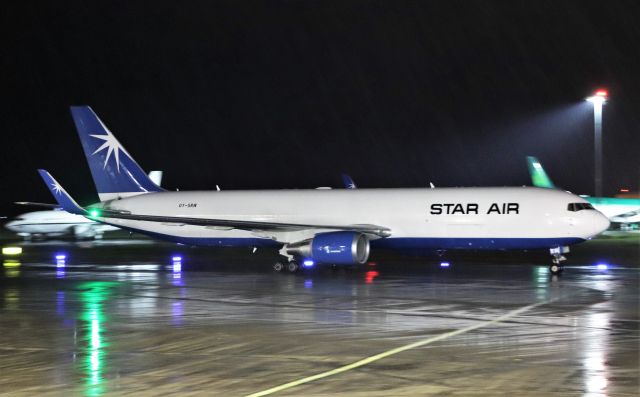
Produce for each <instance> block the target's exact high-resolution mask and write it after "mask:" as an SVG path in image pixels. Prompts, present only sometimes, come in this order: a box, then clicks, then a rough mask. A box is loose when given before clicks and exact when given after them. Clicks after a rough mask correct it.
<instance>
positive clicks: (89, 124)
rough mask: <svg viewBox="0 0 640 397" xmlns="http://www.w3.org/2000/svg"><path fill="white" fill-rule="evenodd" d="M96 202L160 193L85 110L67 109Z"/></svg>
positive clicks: (109, 134) (90, 111)
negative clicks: (89, 174) (80, 147)
mask: <svg viewBox="0 0 640 397" xmlns="http://www.w3.org/2000/svg"><path fill="white" fill-rule="evenodd" d="M71 115H72V116H73V121H74V122H75V124H76V129H77V130H78V135H79V136H80V141H81V142H82V148H83V149H84V154H85V156H86V157H87V162H88V163H89V168H90V169H91V176H93V182H94V183H95V185H96V189H97V190H98V196H99V197H100V201H105V200H112V199H116V198H120V197H127V196H133V195H136V194H142V193H149V192H160V191H162V190H163V189H162V188H160V187H159V186H158V185H156V184H155V183H153V182H152V181H151V179H149V177H148V176H147V174H146V173H145V172H144V171H143V170H142V168H140V166H139V165H138V163H136V161H135V160H134V159H133V158H132V157H131V155H130V154H129V153H128V152H127V151H126V149H125V148H124V147H123V146H122V144H120V142H118V140H117V139H116V137H115V136H113V134H112V133H111V131H109V129H108V128H107V126H105V125H104V123H103V122H102V121H101V120H100V119H99V118H98V116H96V114H95V113H94V112H93V110H92V109H91V107H89V106H71Z"/></svg>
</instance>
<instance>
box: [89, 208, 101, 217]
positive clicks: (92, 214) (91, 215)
mask: <svg viewBox="0 0 640 397" xmlns="http://www.w3.org/2000/svg"><path fill="white" fill-rule="evenodd" d="M89 216H90V217H92V218H97V217H99V216H100V211H98V210H91V211H89Z"/></svg>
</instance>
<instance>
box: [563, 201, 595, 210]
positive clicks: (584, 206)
mask: <svg viewBox="0 0 640 397" xmlns="http://www.w3.org/2000/svg"><path fill="white" fill-rule="evenodd" d="M594 209H595V208H593V205H591V204H589V203H571V204H569V206H568V207H567V210H569V211H571V212H577V211H582V210H594Z"/></svg>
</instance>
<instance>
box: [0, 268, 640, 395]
mask: <svg viewBox="0 0 640 397" xmlns="http://www.w3.org/2000/svg"><path fill="white" fill-rule="evenodd" d="M265 269H266V267H265ZM390 269H393V266H387V267H385V266H382V265H380V266H371V267H367V268H365V269H363V270H361V271H360V270H353V271H345V270H344V269H339V270H337V271H332V270H322V269H314V270H313V271H309V272H305V273H300V274H295V275H292V274H276V273H271V272H270V271H268V270H264V269H253V270H248V271H247V270H246V269H245V270H243V271H242V272H238V271H235V270H229V269H216V268H211V267H210V268H204V269H203V268H202V267H199V268H190V266H189V261H188V259H186V258H184V257H182V256H175V255H173V256H167V257H166V258H160V259H158V260H157V261H146V262H143V261H134V262H115V263H109V264H105V265H104V266H102V267H96V266H95V265H93V264H92V265H91V266H87V264H85V263H78V262H75V261H74V260H73V258H72V256H71V255H69V256H65V258H60V257H58V258H55V257H54V258H53V259H52V260H51V261H50V262H48V263H45V262H30V261H18V260H11V261H7V260H5V261H4V263H3V276H2V278H1V279H0V282H1V284H0V286H1V287H2V290H1V293H0V298H1V301H0V315H1V317H0V319H1V324H0V385H2V387H1V388H0V394H3V393H5V394H7V395H34V394H38V395H60V394H76V395H86V396H100V395H111V394H118V395H120V394H136V395H161V394H169V393H181V394H190V393H191V394H208V395H210V394H214V395H225V396H230V395H247V394H251V393H255V392H259V391H261V390H266V389H269V388H272V387H274V386H277V385H280V384H284V383H287V382H290V381H294V380H296V379H301V378H305V377H308V376H311V375H314V374H318V373H322V372H325V371H330V370H332V369H335V368H338V367H342V366H344V365H347V364H350V363H353V362H357V361H358V360H361V359H363V358H365V357H370V356H373V355H376V354H378V353H382V352H385V351H389V350H392V349H395V348H398V347H400V346H405V345H409V344H412V343H414V342H416V341H419V340H424V339H427V338H432V337H434V336H438V335H441V334H446V333H452V331H456V330H460V329H464V328H468V327H471V328H473V330H471V331H469V332H465V333H462V334H455V333H454V334H452V336H451V337H447V338H445V339H442V340H438V341H436V342H434V343H429V344H427V345H423V346H418V347H415V348H412V349H409V350H406V351H403V352H401V353H398V354H395V355H392V356H389V357H385V358H384V359H381V360H378V361H375V362H372V363H370V364H368V365H366V366H363V367H360V368H357V369H350V370H349V371H345V372H343V373H340V374H337V375H332V376H329V377H326V378H324V379H321V380H316V381H315V382H310V383H307V384H303V385H298V386H296V387H292V388H290V389H286V390H281V391H279V392H278V393H277V395H327V394H340V395H345V394H347V395H363V396H364V395H367V396H375V395H380V396H387V395H425V394H439V393H440V394H446V395H468V394H478V395H550V394H555V395H583V396H620V395H622V396H624V395H629V396H631V395H637V392H638V387H639V382H638V376H639V375H638V365H639V351H638V349H639V347H638V346H639V343H640V335H639V333H640V332H639V327H638V324H639V314H638V306H639V305H638V282H639V274H638V268H637V266H635V267H634V266H632V265H629V264H628V263H627V264H618V265H616V266H612V267H610V268H607V269H601V268H600V269H599V268H598V267H597V266H594V264H593V263H589V264H585V265H580V266H573V267H570V268H568V269H567V270H566V271H565V274H563V276H561V277H559V278H552V277H551V276H550V274H549V272H548V269H547V267H546V266H502V265H493V264H486V263H484V264H475V263H464V262H460V261H458V262H455V263H451V264H450V266H447V267H442V266H439V264H438V263H436V264H434V265H432V266H416V267H414V268H409V269H407V268H405V269H403V270H399V271H394V270H390ZM532 304H540V305H539V306H535V307H534V308H532V309H530V310H528V311H526V312H522V313H518V314H517V315H514V316H513V317H510V318H508V319H505V320H504V321H502V322H500V323H492V321H495V319H496V318H498V317H500V316H503V315H505V314H506V313H509V312H513V311H514V310H518V309H519V308H523V307H526V306H529V305H532Z"/></svg>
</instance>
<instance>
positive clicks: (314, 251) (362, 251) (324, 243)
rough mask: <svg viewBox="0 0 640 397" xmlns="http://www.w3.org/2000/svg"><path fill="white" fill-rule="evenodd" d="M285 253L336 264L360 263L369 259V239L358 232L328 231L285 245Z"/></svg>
mask: <svg viewBox="0 0 640 397" xmlns="http://www.w3.org/2000/svg"><path fill="white" fill-rule="evenodd" d="M287 253H289V254H291V255H299V256H302V257H304V258H309V259H313V260H314V261H316V262H320V263H332V264H338V265H352V264H362V263H365V262H366V261H367V259H369V239H368V238H367V236H365V235H364V234H362V233H358V232H329V233H320V234H317V235H315V237H314V238H312V239H311V240H306V241H303V242H300V243H297V244H293V245H290V246H289V247H287Z"/></svg>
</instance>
